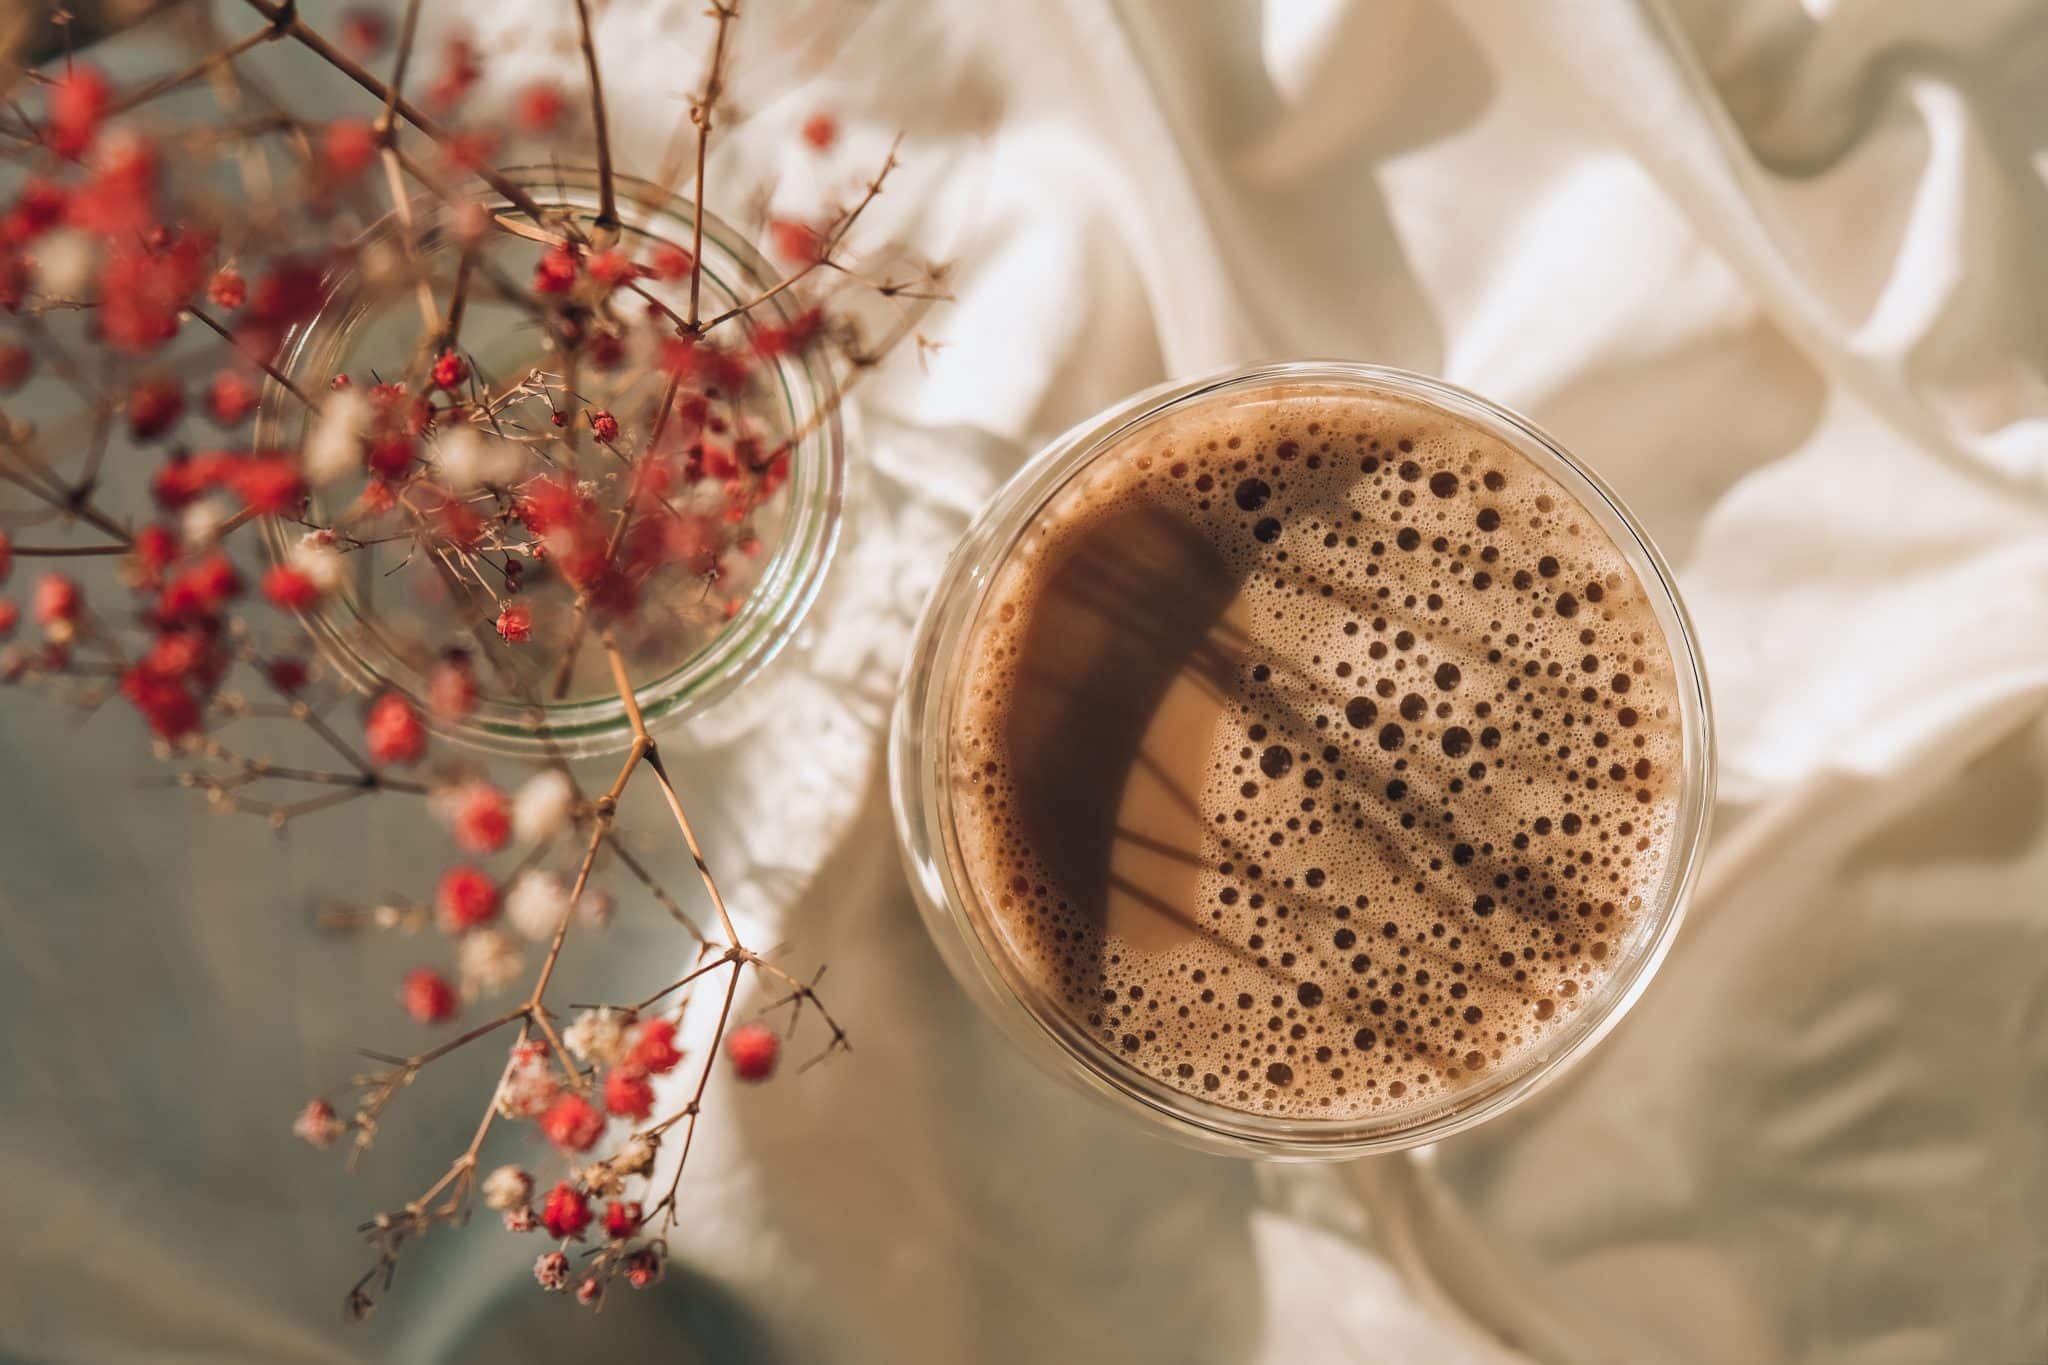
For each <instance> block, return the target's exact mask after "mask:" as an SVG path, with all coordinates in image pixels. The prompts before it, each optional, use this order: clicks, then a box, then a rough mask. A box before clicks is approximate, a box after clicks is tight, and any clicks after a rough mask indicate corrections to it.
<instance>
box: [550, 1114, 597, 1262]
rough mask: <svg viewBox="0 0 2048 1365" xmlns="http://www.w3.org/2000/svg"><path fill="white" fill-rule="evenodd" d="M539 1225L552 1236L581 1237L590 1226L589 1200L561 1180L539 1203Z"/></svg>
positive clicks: (572, 1186) (579, 1191) (581, 1192)
mask: <svg viewBox="0 0 2048 1365" xmlns="http://www.w3.org/2000/svg"><path fill="white" fill-rule="evenodd" d="M568 1098H571V1099H573V1098H574V1096H569V1097H568ZM585 1107H586V1108H587V1107H588V1106H585ZM551 1112H552V1111H551ZM542 1122H543V1123H545V1122H546V1120H545V1119H543V1120H542ZM540 1225H541V1226H542V1227H544V1228H546V1229H547V1230H548V1234H549V1235H550V1236H553V1237H581V1236H582V1235H583V1229H585V1228H587V1227H589V1226H590V1200H589V1199H588V1198H586V1197H585V1196H584V1194H583V1191H581V1190H579V1189H577V1188H576V1187H575V1186H574V1185H571V1184H570V1183H569V1182H568V1181H566V1180H564V1181H561V1182H560V1183H558V1184H557V1185H556V1186H555V1187H554V1188H553V1189H551V1190H549V1191H548V1197H547V1198H546V1200H544V1201H543V1202H542V1204H541V1207H540Z"/></svg>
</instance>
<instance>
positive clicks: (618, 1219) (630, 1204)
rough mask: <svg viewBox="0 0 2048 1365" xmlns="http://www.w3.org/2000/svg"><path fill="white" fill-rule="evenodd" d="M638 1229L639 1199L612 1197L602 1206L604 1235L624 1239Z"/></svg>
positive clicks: (617, 1239)
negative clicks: (612, 1198)
mask: <svg viewBox="0 0 2048 1365" xmlns="http://www.w3.org/2000/svg"><path fill="white" fill-rule="evenodd" d="M638 1231H640V1201H639V1200H637V1199H624V1200H621V1199H614V1200H612V1201H611V1202H609V1203H607V1204H606V1205H605V1206H604V1235H605V1236H607V1237H610V1238H612V1239H614V1240H616V1241H624V1240H625V1239H626V1238H628V1237H631V1236H632V1235H633V1234H634V1233H636V1232H638Z"/></svg>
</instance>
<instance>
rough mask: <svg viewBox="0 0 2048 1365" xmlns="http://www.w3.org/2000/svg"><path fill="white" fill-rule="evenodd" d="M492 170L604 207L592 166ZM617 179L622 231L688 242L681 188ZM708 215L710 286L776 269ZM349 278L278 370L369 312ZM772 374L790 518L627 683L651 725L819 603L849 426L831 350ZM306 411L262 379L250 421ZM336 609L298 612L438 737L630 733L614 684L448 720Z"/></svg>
mask: <svg viewBox="0 0 2048 1365" xmlns="http://www.w3.org/2000/svg"><path fill="white" fill-rule="evenodd" d="M499 174H500V175H502V176H503V177H504V178H505V179H506V180H507V181H509V182H511V183H512V184H513V185H516V186H518V187H519V188H521V189H523V190H526V191H529V192H530V193H533V194H534V195H535V196H536V198H538V199H539V201H540V205H541V207H542V208H543V209H561V210H564V211H567V212H570V213H573V214H576V215H579V216H582V217H584V218H590V217H593V216H594V215H595V214H596V213H597V212H598V210H599V206H600V199H599V187H600V177H599V174H598V172H597V170H596V169H595V168H593V167H565V166H542V165H530V166H513V167H507V168H504V169H502V170H501V171H500V172H499ZM613 188H614V194H615V197H616V201H617V205H618V209H619V211H620V218H621V220H622V221H621V231H622V232H626V233H639V234H641V235H643V236H646V237H648V238H651V239H653V240H656V241H663V242H668V243H671V244H674V245H682V246H687V245H689V243H690V240H691V228H692V225H693V222H694V214H695V206H694V205H693V204H691V202H690V201H689V200H688V199H686V198H684V197H683V196H681V195H680V194H674V193H670V192H667V191H664V190H662V189H661V188H660V187H659V186H657V185H654V184H653V183H652V182H650V181H647V180H643V179H640V178H638V177H635V176H628V175H617V176H614V178H613ZM480 194H481V197H480V200H479V202H481V203H482V204H483V206H484V207H485V208H486V209H487V210H490V209H499V210H504V209H510V208H512V205H511V204H510V203H509V202H508V201H507V200H506V199H505V198H504V197H503V196H502V195H499V194H497V193H496V192H495V191H491V190H489V189H488V187H480ZM703 225H704V231H703V243H704V251H703V253H702V255H703V268H704V275H705V281H706V284H707V286H712V285H716V286H717V287H718V288H720V289H723V290H724V291H725V292H726V293H728V294H730V295H731V296H732V297H733V298H734V299H740V298H745V297H752V296H753V294H755V293H759V292H761V291H762V290H765V289H766V288H767V287H768V286H769V285H771V284H772V283H774V281H775V280H776V279H777V278H778V275H777V272H776V271H775V270H774V269H773V268H772V267H771V266H770V265H769V263H768V261H767V259H766V258H765V257H763V256H762V255H761V253H760V252H759V251H758V250H757V249H756V248H755V247H754V246H753V244H752V243H751V242H749V241H748V240H747V239H746V238H745V237H744V236H743V235H741V234H740V233H739V232H738V231H736V230H735V229H734V228H732V227H731V225H729V224H727V223H725V222H724V221H723V220H722V219H720V218H719V217H718V216H717V215H716V214H713V213H709V212H707V213H705V214H704V215H703ZM401 230H402V226H401V224H400V221H399V217H398V215H397V214H396V213H395V212H394V213H391V214H387V215H385V216H384V217H383V218H380V219H379V220H378V221H377V222H375V223H373V224H371V225H370V226H369V227H367V228H366V229H364V231H363V232H362V233H361V234H359V235H358V237H357V243H358V245H362V244H367V243H372V242H376V241H379V240H382V239H384V238H387V237H389V236H390V235H391V234H392V233H394V232H396V231H401ZM728 274H729V275H730V276H731V277H732V278H731V279H729V280H728V279H727V278H726V276H727V275H728ZM355 278H356V275H355V272H354V270H353V269H352V268H349V267H346V266H338V267H335V268H334V269H332V270H330V271H329V272H328V273H327V275H326V276H325V277H324V278H323V280H322V282H321V290H322V294H321V302H320V306H319V308H318V310H317V311H316V312H315V313H314V315H313V316H312V317H311V318H310V319H308V320H306V321H305V322H302V323H298V324H294V325H293V326H292V327H291V328H290V329H289V330H288V331H287V332H286V334H285V338H284V341H283V343H282V344H281V346H280V347H279V351H278V361H277V368H278V369H279V370H281V371H282V372H283V373H284V374H286V375H287V376H289V377H292V378H294V379H298V378H302V377H303V375H302V373H301V372H302V371H303V370H305V369H306V368H307V367H308V366H309V365H310V364H311V363H312V361H313V360H315V359H317V358H320V357H319V352H320V351H321V350H322V349H323V348H326V347H339V346H345V345H346V342H347V337H348V335H349V334H350V333H351V332H352V331H353V330H354V329H355V328H356V327H357V326H359V325H360V324H361V322H362V321H363V319H364V315H365V314H366V312H367V307H366V305H365V304H364V302H363V300H361V299H359V298H358V299H352V298H351V296H350V293H349V291H350V289H351V287H352V282H353V281H354V280H355ZM739 291H744V292H739ZM762 308H763V309H764V316H765V317H766V318H767V319H769V320H772V321H773V322H775V323H778V324H783V325H787V324H788V323H789V322H790V321H791V320H792V315H791V313H790V312H789V310H788V300H787V299H785V298H781V297H778V298H771V299H768V300H767V301H766V302H765V303H764V304H763V305H762ZM337 314H339V316H337ZM772 373H773V374H774V376H775V380H776V384H777V386H778V390H779V394H778V397H779V400H780V402H779V406H780V407H782V408H783V409H784V411H785V412H786V414H787V416H788V418H789V421H790V424H791V429H792V430H804V429H805V428H806V427H808V428H809V430H808V432H807V434H806V435H804V436H803V437H802V438H800V439H799V440H798V441H797V442H796V443H795V445H793V446H792V448H791V451H790V478H789V482H788V485H787V488H788V498H789V503H788V521H787V523H786V524H785V526H784V528H783V531H782V533H781V537H780V540H779V542H778V543H777V545H776V547H775V550H774V553H773V554H772V555H771V556H770V557H769V560H768V563H767V564H766V565H765V566H764V567H763V569H762V571H761V574H760V577H759V579H758V580H757V581H756V582H755V584H754V585H753V587H752V588H751V589H749V590H748V592H747V595H746V597H745V599H744V600H743V603H742V605H741V608H740V610H739V612H738V614H737V615H735V616H734V617H733V619H732V620H731V621H729V622H727V623H726V624H725V625H724V626H723V627H721V628H720V629H719V630H718V631H717V632H716V633H714V634H713V635H712V636H711V637H710V638H709V639H707V640H705V641H704V642H703V643H702V644H701V645H699V646H698V647H697V648H696V649H695V650H694V651H692V652H691V653H690V654H689V655H688V656H687V657H685V658H684V659H682V660H681V661H680V662H678V663H676V664H675V665H674V666H672V667H670V668H668V669H666V670H665V671H663V672H662V673H661V674H660V675H659V676H658V677H654V678H651V679H649V680H647V681H646V682H643V683H639V684H636V686H635V688H634V695H635V699H636V701H637V702H638V704H639V707H640V711H641V714H642V716H643V718H644V720H645V722H646V724H647V725H648V727H649V728H650V729H652V728H654V727H655V726H657V725H662V724H669V723H674V722H677V721H680V720H682V719H684V718H686V717H688V716H691V715H694V714H696V713H698V712H699V711H702V710H703V709H705V708H706V707H708V706H710V705H711V704H712V703H714V702H716V701H717V700H719V699H720V698H722V697H724V696H725V695H726V694H728V693H729V692H731V691H732V690H733V689H734V688H736V687H738V686H739V685H740V684H741V683H742V682H744V681H746V680H747V679H748V678H750V677H752V676H753V675H754V674H755V673H757V672H759V671H760V670H761V669H762V668H764V667H765V666H766V665H767V664H768V662H769V661H770V660H772V659H773V658H774V657H775V656H776V655H777V654H778V653H780V652H781V650H782V649H783V647H784V646H786V645H787V644H788V643H789V641H790V639H791V638H792V637H793V636H794V634H795V633H796V630H797V627H798V626H799V625H800V624H801V623H802V621H803V619H804V617H805V616H806V615H807V614H808V612H809V610H810V608H811V605H812V604H813V603H814V602H815V600H816V598H817V595H818V592H819V590H820V589H821V587H822V586H823V583H824V579H825V574H826V571H827V569H828V568H829V567H830V564H831V561H832V558H833V555H834V553H835V551H836V550H837V548H838V544H839V538H840V531H841V525H842V521H843V517H844V503H845V493H846V467H845V466H846V437H845V430H844V424H843V422H842V413H841V411H840V409H839V406H838V405H837V404H836V403H835V402H834V401H833V399H832V384H831V380H830V375H829V365H828V362H826V361H824V360H823V359H814V358H812V357H810V356H808V355H805V354H797V355H792V356H780V357H778V358H777V360H776V363H775V365H774V367H773V370H772ZM307 420H308V418H307V414H305V413H304V411H303V410H302V409H300V408H299V407H298V406H297V405H296V403H295V402H293V401H292V400H290V397H289V395H288V394H286V392H285V390H284V387H283V386H282V385H281V384H279V383H278V382H277V380H276V379H274V378H269V377H266V378H265V379H264V381H263V402H262V406H261V409H260V410H259V413H258V417H257V425H256V439H257V441H258V443H259V445H265V444H267V445H268V446H270V447H276V448H283V447H284V446H286V445H288V444H292V443H291V442H289V441H288V440H286V439H285V437H286V433H289V432H293V431H303V430H304V427H305V423H306V422H307ZM287 533H288V527H287V526H286V524H284V523H281V522H279V521H277V520H276V519H266V522H265V528H264V538H265V542H266V544H267V546H268V548H269V550H270V552H271V554H272V556H273V558H274V559H276V560H278V561H280V562H281V561H282V560H283V558H284V556H285V555H286V554H287V553H288V551H289V549H290V546H289V543H288V541H287ZM340 614H341V615H344V616H346V617H347V618H348V619H347V620H345V621H343V620H337V619H336V616H337V612H336V611H334V610H319V611H313V612H302V613H299V619H300V621H301V623H302V624H303V625H304V626H305V628H306V629H307V631H308V633H309V634H310V635H311V636H312V637H313V640H314V642H315V644H316V645H317V646H318V648H319V650H320V653H321V655H322V657H323V658H324V659H326V660H327V662H328V663H329V664H330V665H331V666H332V667H334V669H335V670H336V672H337V673H339V674H340V675H341V676H342V677H343V678H344V679H346V680H347V682H348V683H349V685H350V686H351V687H353V688H354V689H355V690H357V691H359V692H363V693H366V694H368V693H374V692H379V691H386V690H391V691H397V692H400V693H402V694H404V695H406V696H407V697H408V698H409V699H410V700H411V701H412V702H413V703H414V704H415V707H416V709H417V710H418V711H419V712H420V714H421V715H422V716H424V717H426V718H427V719H428V724H429V725H430V726H431V727H432V728H433V729H434V731H435V732H436V733H437V734H439V735H441V736H442V737H444V738H447V739H450V740H452V741H454V742H456V743H458V744H461V745H464V746H466V747H468V748H471V749H474V750H479V751H482V752H486V753H496V754H502V755H507V756H514V757H526V758H577V757H588V756H592V755H599V754H605V753H612V752H616V751H618V750H621V749H624V748H626V747H627V746H628V745H630V744H631V743H632V741H633V731H632V725H631V720H630V716H629V714H628V711H627V708H626V705H625V703H624V702H623V701H622V700H621V699H620V698H619V697H617V696H615V695H609V694H607V695H602V696H591V697H585V698H580V699H575V700H565V701H561V702H539V703H535V702H521V701H513V700H509V699H507V698H504V697H491V696H486V697H483V698H481V699H480V700H479V702H478V704H477V707H476V709H475V710H474V712H472V713H471V714H470V715H468V716H466V717H464V718H463V719H461V720H459V721H452V722H451V721H449V720H447V719H445V718H443V717H441V716H439V715H437V714H436V712H435V709H434V708H433V707H432V706H431V705H428V704H427V697H426V679H425V677H424V676H419V677H413V676H411V675H413V674H415V673H417V670H415V669H413V668H412V667H411V666H410V665H405V664H402V663H399V662H398V661H397V660H395V659H394V658H392V657H390V656H389V655H388V653H387V654H385V655H383V656H381V657H369V658H366V657H364V656H365V655H366V654H371V653H374V651H369V650H364V649H362V648H360V647H359V646H358V645H357V644H356V643H354V642H353V641H352V636H353V635H354V634H355V632H352V631H351V630H350V629H349V628H348V627H349V625H350V623H352V622H354V621H356V620H358V619H359V618H357V617H355V615H354V614H353V613H347V612H343V613H340Z"/></svg>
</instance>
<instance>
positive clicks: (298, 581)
mask: <svg viewBox="0 0 2048 1365" xmlns="http://www.w3.org/2000/svg"><path fill="white" fill-rule="evenodd" d="M263 595H264V597H265V598H267V599H269V601H270V604H271V605H272V606H274V607H276V608H277V609H278V610H280V611H304V610H306V609H307V608H308V607H310V606H312V605H313V604H314V603H315V602H317V601H319V600H320V585H319V584H317V583H315V582H314V581H313V579H312V576H311V575H309V574H307V573H306V572H305V571H304V570H302V569H295V568H293V567H292V566H291V565H289V564H278V565H275V566H274V567H272V568H271V570H270V571H269V572H268V573H266V574H264V575H263Z"/></svg>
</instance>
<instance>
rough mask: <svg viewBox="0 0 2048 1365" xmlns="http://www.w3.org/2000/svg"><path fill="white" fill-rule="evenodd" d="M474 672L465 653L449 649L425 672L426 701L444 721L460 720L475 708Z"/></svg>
mask: <svg viewBox="0 0 2048 1365" xmlns="http://www.w3.org/2000/svg"><path fill="white" fill-rule="evenodd" d="M476 695H477V693H476V672H475V671H474V670H473V669H471V668H470V666H469V656H468V655H467V654H464V653H463V652H462V651H460V650H452V651H450V652H449V654H448V656H447V657H446V658H444V659H442V660H441V662H440V663H438V664H435V665H434V671H433V672H432V673H430V674H428V675H427V701H428V703H429V704H430V705H431V706H432V707H433V708H434V714H435V715H437V716H440V717H441V718H442V719H444V720H461V719H462V718H463V717H464V716H466V715H468V714H469V713H470V712H472V711H474V710H476Z"/></svg>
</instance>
